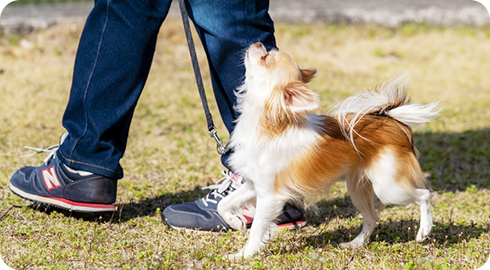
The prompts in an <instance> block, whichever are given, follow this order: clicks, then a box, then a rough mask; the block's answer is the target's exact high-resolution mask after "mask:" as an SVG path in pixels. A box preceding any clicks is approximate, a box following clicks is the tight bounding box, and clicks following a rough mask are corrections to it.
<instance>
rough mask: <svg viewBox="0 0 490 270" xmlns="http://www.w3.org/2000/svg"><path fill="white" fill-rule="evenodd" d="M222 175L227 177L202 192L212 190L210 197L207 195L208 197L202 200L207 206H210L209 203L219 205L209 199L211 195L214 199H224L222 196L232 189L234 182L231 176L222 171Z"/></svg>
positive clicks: (204, 188)
mask: <svg viewBox="0 0 490 270" xmlns="http://www.w3.org/2000/svg"><path fill="white" fill-rule="evenodd" d="M221 173H222V174H223V175H224V176H225V177H223V178H221V179H220V180H218V181H217V182H216V184H214V185H210V186H207V187H203V188H202V190H206V189H210V190H212V191H211V192H209V193H208V195H206V197H204V198H202V201H203V203H204V204H205V205H206V206H208V202H212V203H218V202H217V201H216V200H213V199H211V198H210V197H209V196H210V195H213V198H216V197H220V198H224V197H225V196H223V195H222V194H223V192H224V191H226V190H228V189H230V188H231V184H232V182H233V180H232V179H231V176H230V175H229V174H228V173H227V172H226V171H222V172H221Z"/></svg>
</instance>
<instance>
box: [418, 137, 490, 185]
mask: <svg viewBox="0 0 490 270" xmlns="http://www.w3.org/2000/svg"><path fill="white" fill-rule="evenodd" d="M414 140H415V145H416V146H417V148H418V150H419V151H420V158H419V160H420V164H421V166H422V170H423V171H424V172H428V173H429V174H430V175H429V176H428V180H429V182H430V184H431V185H432V188H433V189H434V191H452V192H454V191H456V190H460V191H464V190H466V189H467V188H468V187H471V186H472V185H474V186H475V187H476V188H478V189H488V188H490V129H489V128H486V129H479V130H469V131H465V132H461V133H448V132H427V133H416V134H415V136H414Z"/></svg>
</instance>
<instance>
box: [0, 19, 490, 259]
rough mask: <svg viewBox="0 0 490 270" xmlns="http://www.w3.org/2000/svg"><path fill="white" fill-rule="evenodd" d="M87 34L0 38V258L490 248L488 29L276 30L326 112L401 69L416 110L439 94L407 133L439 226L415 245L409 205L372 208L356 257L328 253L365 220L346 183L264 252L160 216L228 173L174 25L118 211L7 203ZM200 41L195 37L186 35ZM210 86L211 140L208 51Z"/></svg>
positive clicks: (475, 253)
mask: <svg viewBox="0 0 490 270" xmlns="http://www.w3.org/2000/svg"><path fill="white" fill-rule="evenodd" d="M82 27H83V25H82V24H64V25H58V26H55V27H52V28H49V29H46V30H41V31H36V32H33V33H27V34H20V35H16V34H8V35H2V36H1V37H0V93H1V97H2V98H1V101H0V104H1V106H0V126H1V128H0V153H2V154H1V155H0V187H1V189H2V192H1V195H0V198H1V199H0V200H1V201H0V213H3V212H4V211H6V210H8V209H9V208H10V206H13V207H12V208H11V209H10V210H9V211H8V212H7V213H6V214H5V215H4V216H3V217H2V218H1V219H0V254H1V256H2V259H3V260H4V261H5V262H6V263H7V264H8V265H9V266H11V267H13V268H15V269H21V268H27V269H44V268H47V269H50V268H51V269H82V268H85V269H99V268H104V269H107V268H109V269H112V268H115V269H141V268H153V269H168V268H174V269H181V268H190V269H239V268H244V269H246V268H254V269H308V268H310V269H475V268H478V267H480V266H481V265H483V264H484V262H485V261H486V260H487V259H488V257H489V255H490V254H489V251H490V243H489V240H490V233H489V226H490V203H489V202H490V192H489V191H488V187H489V186H490V135H489V134H490V133H489V131H490V110H489V109H488V104H489V103H490V95H489V93H490V92H489V91H490V76H489V75H488V72H489V71H490V29H489V28H486V27H477V28H469V27H462V28H445V27H438V26H428V25H421V24H406V25H402V26H400V27H398V28H396V29H390V28H385V27H381V26H374V25H361V26H360V25H357V26H352V25H326V24H310V25H305V24H297V25H289V24H277V25H276V32H277V35H276V37H277V41H278V46H279V47H280V48H281V49H282V50H284V51H285V52H287V53H288V54H290V55H291V56H292V57H293V59H295V60H296V62H298V64H299V65H300V66H301V67H303V68H309V67H315V68H317V69H318V74H317V77H316V79H315V80H313V81H312V82H311V83H310V86H311V88H312V89H313V90H314V91H316V92H317V93H318V94H320V96H321V99H322V106H321V109H319V110H318V111H317V112H318V113H326V112H328V110H329V108H330V107H329V106H330V105H332V104H333V103H334V102H336V101H340V100H342V99H344V98H346V97H347V96H349V95H352V94H354V93H356V92H358V91H361V90H366V89H373V88H374V87H375V86H376V85H378V84H380V83H382V82H383V81H385V80H388V79H390V78H393V77H396V76H399V75H401V74H403V73H409V74H410V81H409V84H408V92H409V94H410V96H411V97H412V101H413V102H414V103H422V104H426V103H430V102H433V101H436V100H441V103H440V104H441V105H440V106H441V107H444V110H443V111H442V113H441V116H440V117H439V118H438V119H437V120H436V121H434V122H433V123H430V124H427V125H424V127H425V128H427V130H416V135H415V141H416V144H417V147H418V149H419V150H420V152H421V158H420V161H421V164H422V168H423V170H424V173H425V174H426V176H427V178H428V180H429V182H430V184H431V187H432V189H433V191H434V199H433V201H432V204H433V209H432V211H433V217H434V225H435V227H434V228H433V233H432V234H431V236H430V239H429V240H428V241H427V242H426V243H424V244H416V243H415V242H414V238H415V233H416V229H417V228H416V226H417V224H418V219H419V213H418V208H417V207H416V206H414V205H410V206H408V207H390V208H388V209H386V210H385V211H383V212H382V213H381V214H380V224H379V227H378V229H376V230H375V232H374V233H373V235H372V237H371V241H372V243H371V244H370V245H368V246H367V247H366V248H362V249H359V250H354V251H353V250H344V249H340V248H339V247H338V244H339V243H341V242H344V241H348V240H349V239H352V238H353V237H355V236H356V235H357V234H358V233H359V231H360V228H361V226H362V220H361V217H360V214H359V213H358V212H357V211H356V210H355V208H354V207H353V206H352V203H351V202H350V198H349V196H348V193H347V190H346V188H345V184H344V183H342V182H340V183H338V184H337V185H336V186H335V188H334V189H333V190H332V194H330V195H329V196H326V197H325V198H323V199H320V200H319V202H318V204H317V210H316V211H309V212H308V213H307V217H308V220H309V224H310V225H309V226H307V227H306V228H305V229H303V230H301V231H292V232H289V231H283V232H280V233H278V235H277V237H276V238H275V240H274V241H272V242H271V243H270V244H269V245H268V246H267V248H265V249H264V252H263V254H261V255H257V256H255V257H253V258H251V259H247V260H245V261H242V262H229V261H227V260H226V259H225V258H224V255H225V254H227V253H235V252H237V251H238V250H239V249H240V248H241V247H242V246H243V244H244V243H245V241H246V237H245V236H244V235H242V234H240V233H238V232H226V233H188V232H183V231H175V230H171V229H169V228H168V227H166V226H165V225H163V224H162V223H161V220H160V213H161V211H162V210H163V209H164V208H165V207H166V206H167V205H170V204H175V203H182V202H187V201H192V200H195V199H198V198H200V197H202V196H204V195H205V194H206V192H205V191H201V187H203V186H206V185H209V184H212V183H214V182H215V181H216V180H217V179H218V178H219V177H220V176H221V175H220V171H221V170H222V169H223V168H222V166H221V165H220V162H219V158H218V155H217V154H216V153H215V145H214V143H213V141H212V140H211V139H210V138H209V137H208V136H207V134H206V124H205V117H204V114H203V112H202V108H201V105H200V99H199V96H198V94H197V90H196V87H195V82H194V77H193V72H192V69H191V64H190V59H189V54H188V51H187V47H186V43H185V37H184V34H183V29H182V27H181V22H180V21H173V20H168V21H166V22H165V23H164V26H163V27H162V30H161V33H160V35H159V41H158V46H157V51H156V54H155V58H154V62H153V66H152V70H151V73H150V76H149V79H148V82H147V84H146V87H145V91H144V92H143V95H142V97H141V99H140V102H139V104H138V106H137V108H136V112H135V116H134V120H133V124H132V127H131V132H130V136H129V143H128V149H127V151H126V154H125V157H124V159H123V160H122V161H121V164H122V166H123V167H124V168H125V178H124V179H122V180H120V181H119V185H118V201H117V204H118V206H119V207H118V209H119V210H118V211H117V212H115V213H110V214H106V215H101V216H99V215H84V214H78V213H71V212H68V211H61V210H59V209H53V208H45V207H44V206H40V205H37V204H31V203H29V202H27V201H24V200H22V199H19V198H18V197H17V196H15V195H13V194H12V193H11V192H10V190H9V188H8V181H9V178H10V176H11V175H12V174H13V173H14V172H15V171H16V170H17V169H19V168H20V167H21V166H24V165H38V164H41V162H42V159H43V158H44V157H43V156H42V155H38V156H36V157H31V158H21V157H20V156H21V155H24V154H27V153H30V152H29V151H26V150H24V149H23V146H24V145H29V146H35V147H47V146H50V145H53V144H56V143H57V141H58V140H59V136H60V135H61V134H62V133H63V132H64V130H63V127H62V126H61V119H62V115H63V111H64V108H65V106H66V103H67V101H68V95H69V89H70V84H71V76H72V68H73V62H74V59H75V57H74V55H75V53H76V48H77V44H78V40H79V36H80V33H81V30H82ZM196 40H197V39H196ZM198 53H199V55H200V60H201V68H202V71H203V76H204V80H205V86H206V90H207V92H208V97H209V98H210V106H211V109H212V112H213V115H214V116H215V118H216V122H218V129H219V131H220V135H221V136H222V137H224V138H225V140H226V139H227V138H226V135H225V134H224V130H225V128H224V126H223V125H222V124H221V123H220V121H219V113H218V112H217V108H216V105H215V103H214V99H213V98H212V91H211V86H210V79H209V71H208V69H207V66H206V63H205V58H204V53H203V51H202V48H201V47H198Z"/></svg>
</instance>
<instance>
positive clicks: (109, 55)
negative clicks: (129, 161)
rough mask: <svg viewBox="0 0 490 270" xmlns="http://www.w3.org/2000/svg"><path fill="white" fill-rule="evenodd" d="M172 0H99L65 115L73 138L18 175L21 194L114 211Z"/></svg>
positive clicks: (14, 184) (15, 185) (14, 181)
mask: <svg viewBox="0 0 490 270" xmlns="http://www.w3.org/2000/svg"><path fill="white" fill-rule="evenodd" d="M170 3H171V0H160V1H151V4H149V3H143V2H136V1H130V0H120V1H112V0H96V1H95V6H94V8H93V10H92V12H91V13H90V15H89V17H88V18H87V22H86V25H85V28H84V30H83V33H82V37H81V39H80V44H79V48H78V52H77V56H76V61H75V68H74V75H73V84H72V89H71V93H70V100H69V102H68V105H67V108H66V111H65V115H64V118H63V125H64V126H65V128H66V130H67V131H68V132H67V133H65V134H67V136H65V135H64V136H63V137H62V140H61V142H60V147H59V149H58V151H57V152H56V154H55V150H52V155H50V158H48V159H47V161H46V162H45V164H43V165H41V166H39V167H23V168H21V169H19V170H18V171H17V172H16V173H15V174H14V175H13V176H12V178H11V180H10V188H11V190H12V191H13V192H14V193H15V194H17V195H19V196H21V197H23V198H26V199H29V200H33V201H36V202H42V203H46V204H49V205H54V206H57V207H62V208H67V209H71V210H75V211H84V212H98V211H111V210H113V209H114V206H113V205H112V203H114V201H115V199H116V191H117V179H120V178H122V176H123V172H122V168H121V166H120V165H119V160H120V158H121V157H122V155H123V154H124V150H125V148H126V140H127V136H128V130H129V125H130V122H131V118H132V115H133V111H134V108H135V105H136V102H137V100H138V98H139V96H140V94H141V91H142V89H143V86H144V84H145V82H146V78H147V76H148V72H149V69H150V65H151V61H152V58H153V53H154V50H155V43H156V39H157V34H158V31H159V29H160V26H161V23H162V22H163V20H164V18H165V16H166V15H167V12H168V9H169V6H170ZM53 154H55V155H53ZM74 169H75V170H74Z"/></svg>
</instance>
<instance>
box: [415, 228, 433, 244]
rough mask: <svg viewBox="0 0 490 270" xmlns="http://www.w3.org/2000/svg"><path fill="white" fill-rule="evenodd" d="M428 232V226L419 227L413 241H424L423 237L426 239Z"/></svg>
mask: <svg viewBox="0 0 490 270" xmlns="http://www.w3.org/2000/svg"><path fill="white" fill-rule="evenodd" d="M429 233H430V228H420V229H419V232H418V233H417V237H416V238H415V241H417V242H418V243H420V242H424V241H425V239H427V236H429Z"/></svg>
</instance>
